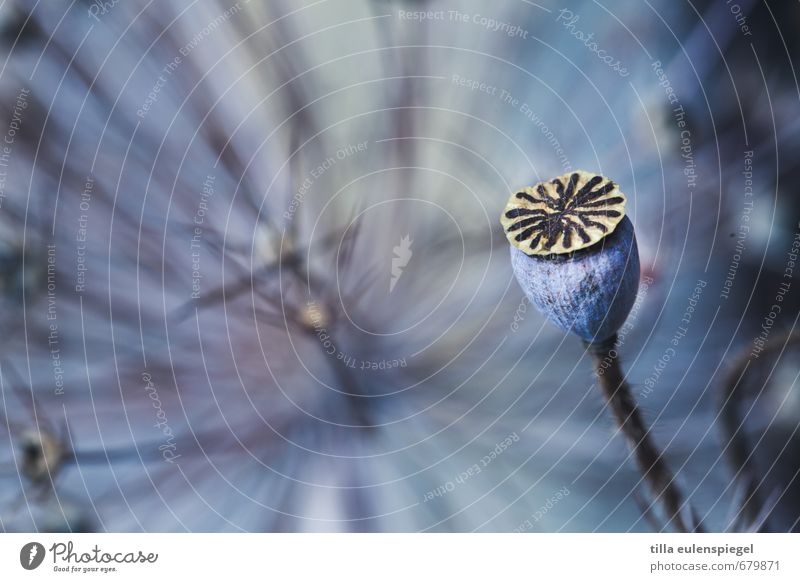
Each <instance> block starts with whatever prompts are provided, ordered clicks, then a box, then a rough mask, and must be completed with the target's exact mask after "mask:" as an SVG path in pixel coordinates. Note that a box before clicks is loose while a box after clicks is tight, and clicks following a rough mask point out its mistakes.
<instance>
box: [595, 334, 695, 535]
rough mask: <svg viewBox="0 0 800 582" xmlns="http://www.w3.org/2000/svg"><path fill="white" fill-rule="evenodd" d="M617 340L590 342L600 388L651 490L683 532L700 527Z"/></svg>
mask: <svg viewBox="0 0 800 582" xmlns="http://www.w3.org/2000/svg"><path fill="white" fill-rule="evenodd" d="M616 340H617V338H616V336H613V337H612V338H610V339H608V340H605V341H603V342H594V343H591V344H588V345H587V349H588V350H589V353H590V354H591V356H592V361H593V365H594V370H595V374H596V375H597V380H598V385H599V386H600V391H601V392H602V393H603V397H604V398H605V400H606V402H607V403H608V406H609V408H610V409H611V413H612V415H613V417H614V421H615V422H616V424H617V426H618V427H619V429H620V431H621V432H622V434H623V435H624V436H625V439H626V440H627V441H628V446H629V447H630V449H631V451H632V452H633V454H634V457H635V459H636V465H637V466H638V468H639V470H640V471H641V473H642V475H643V476H644V479H645V482H646V483H647V485H648V488H649V489H650V492H651V494H652V495H653V497H654V499H656V500H657V501H659V502H660V503H661V505H662V506H663V508H664V511H665V512H666V514H667V517H668V519H669V521H670V522H671V523H672V525H673V527H675V529H676V530H678V531H679V532H688V531H692V530H694V531H699V530H700V526H699V525H693V526H691V527H690V526H688V525H687V524H686V522H685V520H684V518H683V515H684V514H685V513H684V512H685V510H684V509H683V495H682V494H681V491H680V489H679V487H678V485H677V483H675V477H674V476H673V474H672V472H671V471H670V469H669V467H668V466H667V463H666V462H665V461H664V458H663V454H662V452H661V451H660V450H659V449H658V447H657V446H656V445H655V444H654V443H653V440H652V439H651V438H650V434H649V429H648V428H647V426H646V425H645V423H644V420H643V419H642V415H641V413H640V412H639V407H638V406H637V405H636V401H635V400H634V398H633V395H632V394H631V391H630V387H629V386H628V383H627V382H626V381H625V375H624V374H623V372H622V367H621V366H620V363H619V357H612V356H611V351H612V350H613V348H614V344H615V343H616Z"/></svg>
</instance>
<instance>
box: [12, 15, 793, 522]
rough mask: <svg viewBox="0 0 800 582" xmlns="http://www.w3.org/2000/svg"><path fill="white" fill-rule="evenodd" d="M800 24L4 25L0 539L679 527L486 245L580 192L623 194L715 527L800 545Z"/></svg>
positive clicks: (126, 20)
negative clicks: (580, 184) (567, 176)
mask: <svg viewBox="0 0 800 582" xmlns="http://www.w3.org/2000/svg"><path fill="white" fill-rule="evenodd" d="M798 22H800V5H798V3H797V2H761V3H759V2H755V1H750V0H736V1H735V2H728V1H726V2H722V1H719V2H712V1H710V0H709V1H693V2H689V1H680V2H668V1H656V0H645V1H644V2H642V3H631V2H621V1H615V0H608V1H606V2H597V1H591V2H580V1H577V0H576V1H570V2H563V3H562V2H556V1H552V0H542V1H541V2H532V1H527V0H504V1H502V2H494V3H486V2H478V1H461V2H442V1H430V2H427V1H421V0H420V1H416V2H412V1H410V0H409V1H389V0H383V1H381V0H373V1H366V0H359V1H349V0H348V1H345V0H316V1H313V2H310V1H292V2H290V1H288V0H274V1H271V2H268V3H267V2H263V3H262V2H258V1H247V0H239V1H238V2H234V1H229V0H203V1H202V2H200V1H197V0H186V1H182V2H172V1H161V2H145V1H144V0H108V1H106V2H101V1H99V0H92V1H91V2H90V1H88V0H72V1H69V2H62V3H52V2H39V1H34V0H30V1H27V0H4V1H2V3H1V4H0V39H1V41H0V42H1V43H2V48H1V49H0V54H1V55H2V56H1V57H0V58H1V60H2V64H1V65H0V92H2V98H1V99H0V104H2V108H1V109H0V133H2V134H3V137H2V139H3V142H2V144H0V293H2V297H1V298H0V303H2V305H1V306H0V317H2V342H3V346H2V356H0V372H1V373H0V379H1V380H2V402H0V411H2V414H0V526H1V527H2V529H3V530H4V531H34V530H36V531H539V532H555V531H587V532H591V531H651V530H653V529H660V526H659V525H658V524H657V523H655V524H654V523H652V522H651V521H650V520H649V519H648V517H647V514H648V511H646V510H645V509H646V508H647V507H648V505H649V503H650V500H649V499H647V495H646V493H645V491H644V489H643V487H642V477H641V475H640V474H638V473H637V471H636V469H635V467H634V464H633V463H632V461H631V458H630V456H629V452H628V449H627V448H626V446H625V443H624V441H623V439H622V438H620V437H619V436H618V435H617V434H616V430H615V427H614V426H613V424H612V422H611V420H610V418H609V416H608V415H607V414H606V411H605V410H604V405H603V401H602V399H601V397H600V395H599V392H598V390H597V388H596V386H595V385H594V378H593V375H592V368H591V365H590V360H589V357H588V355H587V354H586V353H585V350H584V348H583V346H582V345H581V344H580V342H579V341H578V340H577V339H576V338H574V337H567V336H565V335H564V334H563V333H561V332H560V331H558V330H557V329H556V328H555V327H553V326H551V325H550V324H548V323H547V322H546V321H545V320H544V319H543V317H541V316H540V315H539V314H538V313H537V312H536V311H535V310H534V309H533V308H532V306H531V305H529V304H528V302H527V300H525V299H524V298H523V294H522V291H521V290H520V289H519V287H518V285H517V283H516V281H515V280H514V279H513V275H512V273H511V269H510V265H509V254H508V253H509V251H508V244H507V242H506V240H505V237H504V234H503V232H502V231H501V229H500V225H499V216H500V212H501V210H502V209H503V207H504V205H505V203H506V199H507V197H508V195H509V193H510V192H512V191H513V190H514V189H516V188H520V187H523V186H528V185H532V184H534V183H536V182H538V181H540V180H546V179H550V178H552V177H554V176H558V175H561V174H564V173H568V172H572V171H574V170H578V169H585V170H588V171H592V172H598V173H602V174H604V175H607V176H609V177H611V178H612V179H613V180H614V181H616V182H617V183H618V184H619V185H620V188H621V190H622V191H623V192H624V193H625V194H626V195H627V197H628V200H629V202H628V214H629V216H630V218H631V220H632V221H633V223H634V225H635V227H636V233H637V237H638V245H639V252H640V256H641V262H642V282H641V285H640V290H639V296H638V298H637V302H636V305H635V306H634V308H633V310H632V312H631V315H630V317H629V319H628V322H627V323H626V325H625V326H624V327H623V328H622V330H621V333H620V340H619V345H618V350H619V353H620V358H621V360H622V363H623V367H624V368H625V369H626V370H627V372H628V374H629V376H628V378H629V381H630V383H631V385H632V390H633V393H634V396H635V397H636V398H637V400H638V401H639V403H640V405H641V407H642V410H643V413H644V415H645V418H646V420H647V422H648V423H649V424H650V425H651V426H652V435H653V437H654V439H655V441H656V442H657V444H658V445H659V446H660V447H662V448H663V449H664V451H665V456H666V458H667V461H668V463H669V465H670V467H671V468H672V470H673V471H674V472H675V473H676V474H677V479H678V481H679V483H680V486H681V487H682V488H683V490H684V493H685V494H686V496H687V497H688V498H689V499H690V501H691V505H692V507H693V508H694V511H695V512H696V513H697V514H698V515H699V516H700V517H701V518H702V519H703V522H704V524H705V526H706V528H707V529H709V530H712V531H723V530H731V529H734V530H743V529H760V530H767V531H788V530H797V529H798V519H799V518H800V488H798V484H797V474H798V470H799V469H800V456H798V454H797V451H798V450H800V435H798V434H797V427H798V419H800V390H799V389H798V385H797V379H798V374H799V373H800V359H799V358H798V351H800V346H798V342H797V341H796V337H795V336H794V335H793V334H794V332H795V331H796V326H797V320H798V314H799V313H800V309H799V308H798V307H799V305H800V281H798V280H797V278H798V277H800V267H798V265H797V264H796V261H797V253H798V250H800V239H798V236H800V230H799V229H798V221H799V220H800V208H798V207H799V206H800V202H798V201H799V200H800V198H798V196H797V191H796V190H797V184H796V180H795V179H794V176H795V174H796V173H797V171H798V169H797V163H798V161H797V158H796V155H795V153H796V151H797V149H798V146H799V145H800V144H799V143H798V142H799V141H800V140H798V126H799V125H800V115H798V100H799V99H800V86H799V85H798V78H797V69H796V65H795V63H796V62H797V59H798V57H799V56H800V55H798V52H797V43H798V40H797V26H798ZM654 511H655V512H656V513H657V510H654Z"/></svg>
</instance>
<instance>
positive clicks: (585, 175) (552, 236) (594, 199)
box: [500, 170, 625, 255]
mask: <svg viewBox="0 0 800 582" xmlns="http://www.w3.org/2000/svg"><path fill="white" fill-rule="evenodd" d="M624 216H625V195H624V194H623V193H622V192H620V191H619V188H618V187H617V185H616V184H615V183H614V182H612V181H611V180H609V179H608V178H605V177H603V176H600V175H598V174H592V173H590V172H584V171H582V170H578V171H577V172H573V173H571V174H564V175H563V176H559V177H557V178H554V179H553V180H550V181H549V182H539V183H538V184H536V185H535V186H533V187H529V188H525V189H523V190H520V191H519V192H516V193H515V194H513V195H512V196H511V198H509V200H508V203H507V204H506V207H505V210H504V211H503V216H502V217H501V218H500V222H501V223H502V224H503V230H505V232H506V237H508V242H510V243H511V244H512V245H513V246H515V247H517V248H518V249H519V250H521V251H522V252H524V253H525V254H527V255H549V254H562V253H571V252H573V251H576V250H579V249H582V248H586V247H588V246H591V245H593V244H594V243H596V242H598V241H599V240H600V239H602V238H603V237H605V236H606V235H608V234H610V233H611V232H613V231H614V229H615V228H616V227H617V224H619V222H620V221H621V220H622V218H623V217H624Z"/></svg>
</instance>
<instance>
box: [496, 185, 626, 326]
mask: <svg viewBox="0 0 800 582" xmlns="http://www.w3.org/2000/svg"><path fill="white" fill-rule="evenodd" d="M501 222H502V224H503V227H504V230H505V232H506V236H507V237H508V240H509V242H510V243H511V245H512V247H511V265H512V267H513V269H514V274H515V275H516V277H517V281H519V284H520V285H521V286H522V289H523V290H524V291H525V294H526V295H527V296H528V298H529V299H530V300H531V302H532V303H533V304H534V305H535V306H536V307H537V309H539V311H540V312H542V314H543V315H545V316H546V317H547V318H548V319H549V320H550V321H552V322H553V323H554V324H555V325H557V326H558V327H559V328H561V329H562V330H564V331H571V332H573V333H575V334H576V335H578V336H579V337H581V338H582V339H583V340H585V341H587V342H597V341H602V340H606V339H609V338H611V337H613V336H614V334H615V333H616V332H617V330H618V329H619V327H620V326H621V325H622V324H623V323H624V322H625V319H626V318H627V317H628V313H629V312H630V310H631V307H632V306H633V302H634V300H635V299H636V292H637V290H638V288H639V253H638V250H637V247H636V237H635V235H634V232H633V224H632V223H631V221H630V220H629V219H628V218H627V217H626V216H625V195H624V194H622V192H620V191H619V190H618V188H617V185H616V184H615V183H613V182H612V181H610V180H608V179H606V178H604V177H603V176H597V175H592V174H589V173H587V172H581V171H579V172H574V173H572V174H567V175H564V176H560V177H558V178H556V179H554V180H551V181H550V182H542V183H539V184H537V185H536V186H534V187H533V188H526V189H525V190H523V191H520V192H517V193H515V194H513V195H512V196H511V199H510V200H509V202H508V204H507V205H506V208H505V210H504V212H503V216H502V218H501Z"/></svg>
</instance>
